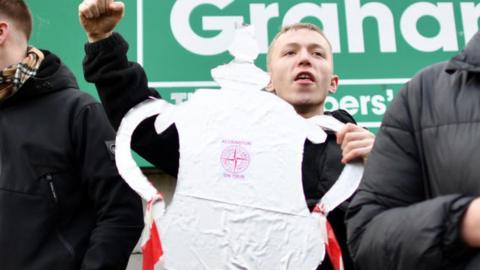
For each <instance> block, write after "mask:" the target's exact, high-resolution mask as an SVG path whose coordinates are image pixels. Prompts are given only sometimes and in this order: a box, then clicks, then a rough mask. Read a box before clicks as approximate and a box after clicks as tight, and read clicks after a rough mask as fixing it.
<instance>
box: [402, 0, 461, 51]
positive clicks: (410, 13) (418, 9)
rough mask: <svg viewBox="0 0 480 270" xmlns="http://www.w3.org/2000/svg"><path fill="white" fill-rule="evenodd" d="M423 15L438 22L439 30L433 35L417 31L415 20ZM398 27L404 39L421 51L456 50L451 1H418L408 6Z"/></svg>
mask: <svg viewBox="0 0 480 270" xmlns="http://www.w3.org/2000/svg"><path fill="white" fill-rule="evenodd" d="M424 16H431V17H433V18H435V20H437V21H438V23H439V24H440V32H439V33H438V35H436V36H435V37H424V36H423V35H421V34H420V33H419V32H418V29H417V22H418V21H419V20H420V18H422V17H424ZM400 29H401V31H402V35H403V36H404V38H405V40H406V41H407V42H408V43H409V44H410V45H411V46H412V47H413V48H415V49H417V50H419V51H422V52H433V51H436V50H439V49H442V48H443V51H457V50H458V43H457V32H456V27H455V17H454V13H453V4H452V3H438V4H437V5H434V4H432V3H428V2H418V3H415V4H413V5H411V6H409V7H408V8H407V9H406V10H405V12H404V13H403V15H402V18H401V19H400Z"/></svg>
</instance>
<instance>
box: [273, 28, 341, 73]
mask: <svg viewBox="0 0 480 270" xmlns="http://www.w3.org/2000/svg"><path fill="white" fill-rule="evenodd" d="M302 29H306V30H310V31H314V32H317V33H319V34H320V35H321V36H322V37H323V38H324V39H325V40H326V41H327V43H328V46H329V47H330V52H331V51H332V45H331V44H330V41H329V40H328V38H327V37H326V36H325V33H323V31H322V29H320V27H318V26H316V25H315V24H311V23H294V24H291V25H286V26H283V27H282V28H281V29H280V31H279V32H278V33H277V34H276V35H275V37H274V38H273V40H272V42H271V43H270V47H269V48H268V52H267V69H270V58H271V57H272V55H271V54H272V50H273V48H274V46H275V43H276V42H277V40H278V38H279V37H280V36H281V35H283V34H285V33H287V32H289V31H296V30H302Z"/></svg>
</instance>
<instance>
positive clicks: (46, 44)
mask: <svg viewBox="0 0 480 270" xmlns="http://www.w3.org/2000/svg"><path fill="white" fill-rule="evenodd" d="M190 1H194V0H190ZM348 1H353V0H343V1H295V0H282V1H269V0H265V1H258V0H235V1H231V3H230V4H229V5H228V6H227V7H226V8H224V9H223V10H220V9H219V8H217V7H215V6H213V5H211V4H210V5H208V4H205V5H201V6H199V7H197V8H196V9H194V10H193V12H192V13H191V16H190V25H191V27H192V29H193V30H194V31H195V33H196V34H197V35H199V36H202V37H213V36H216V35H217V34H218V33H219V31H205V30H203V28H202V17H204V16H242V17H243V19H244V22H245V23H250V14H249V5H250V4H251V3H264V4H266V5H268V4H272V3H278V6H279V16H278V17H276V18H272V19H270V20H269V22H268V40H271V39H272V38H273V36H274V35H275V33H276V32H277V31H278V30H279V28H280V26H281V24H282V20H283V17H284V15H285V13H287V12H288V10H289V9H290V8H292V7H293V6H295V5H297V4H299V3H306V2H310V3H316V4H325V3H330V4H336V5H337V10H338V17H339V20H338V23H339V31H340V44H341V52H340V53H336V54H335V55H334V61H335V72H336V73H337V74H338V75H340V78H341V80H340V87H339V90H338V91H337V94H335V95H334V96H333V98H334V99H336V100H340V99H342V98H343V97H345V96H353V97H358V98H359V97H360V96H366V95H367V96H368V95H370V96H371V97H373V96H374V95H382V96H385V97H386V91H387V89H391V90H393V92H394V94H396V93H397V92H398V90H399V89H400V88H401V87H402V83H393V84H392V83H387V84H370V85H369V84H366V85H364V84H362V85H354V84H347V85H342V79H344V81H345V80H347V81H348V80H352V79H382V78H410V77H412V76H413V75H414V74H415V73H416V72H418V71H419V70H420V69H422V68H424V67H425V66H427V65H429V64H431V63H434V62H438V61H444V60H448V59H449V58H451V57H452V56H454V55H455V54H457V52H452V51H449V52H444V51H442V50H438V51H435V52H428V53H426V52H420V51H418V50H416V49H414V48H413V47H412V46H410V45H409V44H408V43H407V41H406V40H405V39H404V37H403V36H402V34H401V31H400V18H401V16H402V14H403V13H404V11H405V9H406V8H407V7H409V6H411V5H412V4H414V3H416V2H420V1H404V0H402V1H385V0H383V1H382V0H380V1H360V3H361V5H364V4H367V3H380V4H383V5H385V6H387V7H388V8H389V9H390V10H391V12H392V14H393V20H394V26H395V32H396V45H397V51H396V52H394V53H382V52H381V51H380V46H379V33H378V24H377V21H376V20H375V19H372V18H366V19H365V20H364V21H363V29H364V40H365V52H363V53H351V52H349V50H348V42H347V40H348V39H349V37H348V36H347V23H346V15H345V5H346V3H349V2H348ZM27 2H28V4H29V6H30V8H31V10H32V13H33V17H34V32H33V35H32V39H31V44H32V45H34V46H36V47H39V48H46V49H49V50H51V51H53V52H54V53H56V54H57V55H59V56H60V57H61V58H62V59H63V61H64V62H65V63H66V64H67V65H68V66H69V67H70V68H71V69H72V70H73V72H74V73H75V74H76V75H77V79H78V81H79V84H80V86H81V88H82V90H85V91H87V92H89V93H91V94H92V95H94V96H97V94H96V92H95V88H94V86H93V85H90V84H88V83H86V82H85V81H84V79H83V74H82V67H81V64H82V58H83V56H84V51H83V46H84V43H85V42H86V37H85V33H84V32H83V31H82V28H81V26H80V24H79V20H78V4H79V3H80V1H58V0H41V1H40V0H30V1H28V0H27ZM422 2H429V3H434V4H438V3H452V4H453V8H454V17H455V24H456V30H457V31H456V37H457V40H458V45H459V49H462V48H463V47H464V46H465V42H464V32H463V24H462V20H461V16H462V14H461V12H460V3H462V2H470V3H474V4H475V5H478V4H479V3H480V1H478V0H477V1H459V0H456V1H422ZM124 3H125V4H126V14H125V17H124V19H123V20H122V22H121V23H120V25H119V26H118V27H117V29H116V31H118V32H120V33H122V34H123V36H124V37H125V38H126V39H127V40H128V42H129V44H130V51H129V58H130V59H131V60H133V61H135V60H137V46H139V45H138V42H137V22H138V21H137V15H138V14H139V13H142V14H143V21H142V22H143V37H144V46H143V52H144V53H143V59H144V61H143V65H144V67H145V69H146V71H147V75H148V77H149V80H150V81H151V82H161V83H168V82H172V81H173V82H188V81H207V82H209V81H212V79H211V76H210V69H211V68H213V67H216V66H217V65H220V64H224V63H227V62H229V61H230V60H231V57H230V56H229V54H228V53H227V52H224V53H220V54H218V55H212V56H202V55H196V54H194V53H192V52H189V51H188V50H186V49H185V48H184V47H183V46H182V45H181V44H179V43H178V42H177V40H176V39H175V38H174V36H173V33H172V26H171V25H170V19H171V18H170V16H171V10H172V6H173V5H174V4H176V0H156V1H154V0H144V1H142V2H140V3H143V8H142V9H141V10H137V4H138V3H139V2H137V1H133V0H126V1H124ZM138 11H141V12H138ZM479 13H480V12H479ZM303 21H306V22H312V23H316V24H319V25H322V22H321V21H319V20H318V19H317V18H313V17H307V18H305V19H304V20H303ZM476 27H477V29H478V19H477V22H476ZM417 29H418V32H419V33H421V34H422V35H424V36H426V37H432V36H435V35H437V34H438V32H439V31H440V26H439V23H438V22H437V20H435V19H434V18H433V17H431V16H424V17H422V18H421V19H420V20H419V21H418V22H417ZM256 64H257V65H258V66H259V67H261V68H263V69H265V54H261V55H260V56H259V57H258V58H257V61H256ZM195 88H196V87H195V86H193V87H187V88H182V87H163V88H162V89H158V90H159V92H160V93H161V94H162V96H163V97H164V98H165V99H167V100H169V101H172V100H171V96H170V95H171V93H175V92H193V91H194V89H195ZM385 100H386V101H385V105H388V104H389V103H390V101H391V99H390V98H386V99H385ZM326 107H327V109H331V108H332V106H331V103H330V104H327V105H326ZM365 112H367V113H365ZM354 117H355V118H356V119H357V121H358V122H360V124H362V123H365V125H366V126H367V127H370V128H371V129H372V130H373V131H376V129H377V128H376V126H378V124H379V122H380V121H381V119H382V115H379V114H378V113H373V110H372V107H371V106H370V107H367V108H363V109H362V110H358V113H356V114H354ZM368 123H370V126H369V124H368ZM371 123H374V124H373V126H372V125H371ZM375 123H376V124H375Z"/></svg>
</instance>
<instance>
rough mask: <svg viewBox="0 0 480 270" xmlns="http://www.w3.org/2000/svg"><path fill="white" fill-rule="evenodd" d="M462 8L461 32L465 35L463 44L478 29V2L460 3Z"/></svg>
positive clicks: (479, 11)
mask: <svg viewBox="0 0 480 270" xmlns="http://www.w3.org/2000/svg"><path fill="white" fill-rule="evenodd" d="M460 9H461V10H462V22H463V33H464V37H465V44H467V43H468V41H469V40H470V39H471V38H472V37H473V35H475V33H476V32H477V31H478V18H480V4H478V5H476V6H475V4H474V3H460Z"/></svg>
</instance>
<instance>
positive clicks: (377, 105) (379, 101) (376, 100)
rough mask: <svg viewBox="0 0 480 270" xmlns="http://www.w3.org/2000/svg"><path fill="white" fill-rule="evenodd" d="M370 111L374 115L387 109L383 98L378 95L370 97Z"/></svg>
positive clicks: (380, 113) (381, 113)
mask: <svg viewBox="0 0 480 270" xmlns="http://www.w3.org/2000/svg"><path fill="white" fill-rule="evenodd" d="M372 107H373V108H372V112H373V113H374V114H376V115H383V114H384V113H385V111H386V110H387V106H386V105H385V98H384V97H382V96H380V95H375V96H373V97H372Z"/></svg>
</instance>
